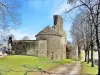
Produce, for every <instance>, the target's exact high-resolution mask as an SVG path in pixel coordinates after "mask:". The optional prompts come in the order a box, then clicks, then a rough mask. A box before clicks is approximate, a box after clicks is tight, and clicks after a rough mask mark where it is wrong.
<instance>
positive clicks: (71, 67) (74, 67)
mask: <svg viewBox="0 0 100 75" xmlns="http://www.w3.org/2000/svg"><path fill="white" fill-rule="evenodd" d="M80 72H81V62H78V61H77V62H73V63H72V64H65V65H62V66H59V67H57V68H55V69H53V70H51V71H49V72H46V73H42V74H41V73H37V74H36V73H35V74H34V75H73V74H74V75H80Z"/></svg>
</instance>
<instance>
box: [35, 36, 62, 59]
mask: <svg viewBox="0 0 100 75" xmlns="http://www.w3.org/2000/svg"><path fill="white" fill-rule="evenodd" d="M36 39H37V40H38V39H45V40H47V56H48V58H50V59H59V60H60V59H62V56H63V55H62V51H63V50H62V49H63V48H62V43H61V37H60V36H56V35H39V36H37V37H36Z"/></svg>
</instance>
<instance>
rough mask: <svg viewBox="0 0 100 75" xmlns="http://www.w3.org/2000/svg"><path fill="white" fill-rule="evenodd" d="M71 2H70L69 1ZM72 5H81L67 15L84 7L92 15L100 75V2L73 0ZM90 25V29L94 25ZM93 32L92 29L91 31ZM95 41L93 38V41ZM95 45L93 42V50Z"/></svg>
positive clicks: (99, 73) (99, 72)
mask: <svg viewBox="0 0 100 75" xmlns="http://www.w3.org/2000/svg"><path fill="white" fill-rule="evenodd" d="M68 1H70V0H68ZM71 2H72V3H74V2H80V4H79V5H77V6H75V7H73V8H72V9H70V10H69V11H66V13H68V12H70V11H72V10H74V9H76V8H79V7H82V8H83V9H84V10H85V11H88V12H89V14H90V19H91V22H90V23H91V24H92V25H93V27H94V29H95V37H96V44H97V50H98V75H100V41H99V26H100V0H71ZM91 24H90V27H91V28H92V25H91ZM91 30H92V29H91ZM91 40H93V38H92V39H91ZM92 46H93V44H92V42H91V48H92ZM91 52H93V51H91Z"/></svg>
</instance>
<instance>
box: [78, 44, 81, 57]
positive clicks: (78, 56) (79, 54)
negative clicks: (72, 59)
mask: <svg viewBox="0 0 100 75" xmlns="http://www.w3.org/2000/svg"><path fill="white" fill-rule="evenodd" d="M80 53H81V52H80V47H79V46H78V58H80Z"/></svg>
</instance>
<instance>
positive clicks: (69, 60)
mask: <svg viewBox="0 0 100 75" xmlns="http://www.w3.org/2000/svg"><path fill="white" fill-rule="evenodd" d="M65 63H68V64H70V63H72V59H63V60H61V64H65Z"/></svg>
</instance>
